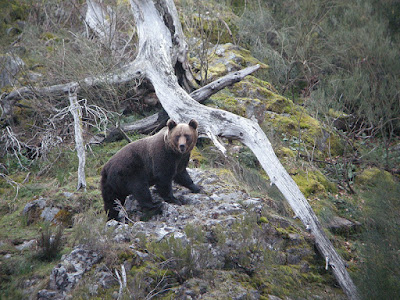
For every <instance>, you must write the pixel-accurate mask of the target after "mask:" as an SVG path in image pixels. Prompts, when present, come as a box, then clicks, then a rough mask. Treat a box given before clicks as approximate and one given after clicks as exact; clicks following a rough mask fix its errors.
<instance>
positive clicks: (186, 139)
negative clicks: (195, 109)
mask: <svg viewBox="0 0 400 300" xmlns="http://www.w3.org/2000/svg"><path fill="white" fill-rule="evenodd" d="M197 126H198V123H197V121H196V120H191V121H190V122H189V123H188V124H185V123H179V124H177V123H176V122H175V121H174V120H172V119H169V120H168V122H167V132H166V133H165V136H164V139H165V141H166V143H167V145H168V147H170V148H171V149H172V150H173V151H174V152H176V153H179V154H185V153H189V152H190V151H192V149H193V148H194V146H195V145H196V142H197V137H198V133H197Z"/></svg>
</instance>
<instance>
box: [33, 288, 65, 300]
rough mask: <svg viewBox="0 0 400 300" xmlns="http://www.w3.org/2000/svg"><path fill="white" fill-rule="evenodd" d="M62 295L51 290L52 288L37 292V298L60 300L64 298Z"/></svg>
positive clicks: (40, 299)
mask: <svg viewBox="0 0 400 300" xmlns="http://www.w3.org/2000/svg"><path fill="white" fill-rule="evenodd" d="M64 298H65V297H63V296H62V295H60V294H59V293H57V292H56V291H50V290H45V289H44V290H40V291H39V292H38V294H37V299H38V300H58V299H64Z"/></svg>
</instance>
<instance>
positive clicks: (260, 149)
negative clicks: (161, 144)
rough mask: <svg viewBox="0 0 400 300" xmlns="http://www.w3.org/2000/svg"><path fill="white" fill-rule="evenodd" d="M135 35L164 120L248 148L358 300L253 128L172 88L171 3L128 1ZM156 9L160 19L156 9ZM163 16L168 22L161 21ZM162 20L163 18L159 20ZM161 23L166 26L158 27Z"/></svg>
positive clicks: (291, 182) (315, 221)
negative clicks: (185, 124) (197, 127)
mask: <svg viewBox="0 0 400 300" xmlns="http://www.w3.org/2000/svg"><path fill="white" fill-rule="evenodd" d="M130 2H131V5H132V13H133V15H134V17H135V21H136V27H137V31H138V35H139V54H138V57H137V58H136V61H137V62H138V65H140V66H141V68H140V72H141V73H142V74H143V75H144V76H145V77H146V78H147V79H149V80H150V82H151V83H152V84H153V86H154V89H155V92H156V94H157V97H158V99H159V100H160V102H161V104H162V106H163V107H164V109H165V110H166V112H167V113H168V115H169V116H170V117H171V118H172V119H175V120H176V121H179V122H188V121H189V120H190V119H192V118H194V119H197V121H198V122H199V124H200V131H201V132H203V133H206V134H207V135H208V136H209V137H210V138H212V140H213V141H216V143H217V146H218V147H219V148H220V149H221V148H222V149H221V150H222V151H223V146H222V145H221V144H220V143H219V142H218V140H217V138H216V137H217V136H222V137H226V138H230V139H238V140H240V141H241V142H242V143H243V144H245V145H246V146H248V147H249V148H250V149H251V150H252V151H253V153H254V154H255V155H256V157H257V158H258V160H259V161H260V164H261V166H262V167H263V168H264V170H265V171H266V172H267V174H268V176H269V177H270V179H271V182H272V183H273V184H275V185H276V186H277V187H278V188H279V190H280V191H281V192H282V194H283V195H284V197H285V198H286V200H287V201H288V202H289V204H290V206H291V207H292V209H293V211H294V213H295V214H296V216H298V217H299V218H300V220H301V221H302V222H303V224H304V225H305V226H306V228H307V229H308V230H309V231H310V232H311V233H312V234H313V235H314V237H315V243H316V246H317V248H318V250H319V251H320V253H321V254H322V256H323V257H325V259H326V261H327V263H328V265H329V266H330V267H331V268H332V271H333V274H334V275H335V277H336V279H337V281H338V283H339V284H340V286H341V287H342V289H343V291H344V292H345V293H346V295H347V296H348V297H349V298H350V299H359V295H358V292H357V289H356V287H355V285H354V283H353V281H352V279H351V278H350V276H349V274H348V272H347V270H346V267H345V264H344V261H343V260H342V258H341V257H340V256H339V255H338V254H337V253H336V251H335V249H334V247H333V245H332V243H331V242H330V240H329V239H328V238H327V236H326V235H325V233H324V231H323V227H322V226H321V224H320V222H319V221H318V219H317V217H316V215H315V213H314V212H313V210H312V208H311V206H310V205H309V203H308V202H307V200H306V198H305V197H304V195H303V194H302V193H301V191H300V189H299V188H298V186H297V185H296V183H295V182H294V180H293V179H292V178H291V177H290V176H289V174H288V173H287V172H286V170H285V169H284V167H283V166H282V164H281V163H280V161H279V159H278V158H277V156H276V155H275V153H274V151H273V149H272V146H271V143H270V142H269V140H268V138H267V137H266V135H265V133H264V132H263V131H262V129H261V128H260V127H259V125H258V124H257V123H256V122H253V121H251V120H248V119H246V118H242V117H240V116H237V115H235V114H232V113H230V112H226V111H223V110H219V109H213V108H209V107H206V106H203V105H201V104H199V103H198V102H196V101H195V100H193V99H192V98H191V97H190V96H189V95H188V94H187V93H186V92H185V91H184V90H183V89H182V88H181V87H180V86H179V84H178V81H177V79H176V77H175V75H174V69H173V65H172V64H171V62H172V60H171V52H172V53H174V52H176V49H175V48H174V47H175V45H174V44H173V43H172V40H174V39H176V38H177V36H178V39H183V36H179V35H180V34H179V33H180V31H179V30H176V31H173V30H171V28H175V29H176V28H180V24H179V22H178V21H177V12H176V9H175V6H174V5H173V1H172V0H165V1H157V5H155V4H154V3H153V2H152V1H148V0H130ZM161 6H162V13H160V7H161ZM167 13H169V14H170V15H171V17H170V18H167V17H165V15H166V14H167ZM161 16H163V17H161ZM164 22H167V23H168V22H172V25H171V23H168V24H166V23H164Z"/></svg>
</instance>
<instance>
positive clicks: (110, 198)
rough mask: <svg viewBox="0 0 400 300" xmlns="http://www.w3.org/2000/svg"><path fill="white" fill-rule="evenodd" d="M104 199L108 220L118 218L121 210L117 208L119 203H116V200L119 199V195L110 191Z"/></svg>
mask: <svg viewBox="0 0 400 300" xmlns="http://www.w3.org/2000/svg"><path fill="white" fill-rule="evenodd" d="M103 199H104V210H105V211H106V213H107V216H108V220H112V219H114V220H118V214H119V211H118V210H117V204H116V203H115V200H118V197H117V196H116V195H115V194H114V193H112V192H110V193H109V194H107V195H104V196H103Z"/></svg>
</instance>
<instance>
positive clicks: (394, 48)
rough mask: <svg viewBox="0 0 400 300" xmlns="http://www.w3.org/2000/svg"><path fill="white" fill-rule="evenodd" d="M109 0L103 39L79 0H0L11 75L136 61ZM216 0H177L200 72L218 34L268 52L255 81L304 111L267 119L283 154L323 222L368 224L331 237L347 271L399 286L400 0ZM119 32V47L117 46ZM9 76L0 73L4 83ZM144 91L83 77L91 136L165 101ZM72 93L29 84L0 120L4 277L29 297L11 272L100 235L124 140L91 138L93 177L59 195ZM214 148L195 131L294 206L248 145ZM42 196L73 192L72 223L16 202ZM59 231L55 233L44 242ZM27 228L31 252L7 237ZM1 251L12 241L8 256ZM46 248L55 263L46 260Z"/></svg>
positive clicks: (10, 292)
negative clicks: (14, 69)
mask: <svg viewBox="0 0 400 300" xmlns="http://www.w3.org/2000/svg"><path fill="white" fill-rule="evenodd" d="M103 2H107V3H110V4H111V5H113V7H115V15H114V17H115V20H116V28H117V31H119V32H121V34H119V35H115V41H114V42H115V43H110V44H104V43H99V41H98V39H96V38H95V35H94V33H93V32H90V30H88V29H87V28H85V26H84V25H83V22H82V18H84V14H85V3H84V1H79V0H73V1H58V0H51V1H31V0H12V1H0V22H1V23H0V38H1V40H2V43H1V45H0V53H1V55H2V56H3V54H5V53H8V55H11V56H13V57H15V56H18V57H20V58H21V59H22V60H23V62H24V66H23V68H22V72H20V73H19V74H18V75H17V81H16V82H15V83H14V86H16V87H20V86H26V85H34V86H46V85H52V84H58V83H65V82H69V81H71V80H75V79H76V78H84V77H87V76H94V75H100V74H104V73H107V72H109V71H111V70H113V69H114V68H116V67H118V66H121V65H123V64H124V63H126V62H129V61H131V60H132V59H133V58H134V56H135V51H136V46H135V32H134V25H133V24H132V23H131V22H132V19H131V17H130V12H129V8H127V5H128V3H127V2H126V1H113V0H110V1H103ZM215 2H218V3H215ZM215 2H214V1H191V0H180V1H176V4H177V8H178V10H179V13H180V17H181V20H182V24H183V27H184V30H185V34H186V36H187V38H188V41H189V46H190V50H191V55H192V57H191V63H192V65H193V66H192V67H193V70H194V73H195V75H196V76H195V77H196V79H197V83H198V84H199V85H203V84H205V83H207V82H209V81H210V80H212V79H215V78H213V77H212V74H216V73H215V72H214V71H215V70H213V69H212V68H211V65H212V64H211V63H212V60H213V57H214V56H215V54H213V53H212V51H211V49H212V47H213V46H214V45H216V44H225V43H228V42H229V43H232V44H234V45H237V46H241V47H244V48H246V49H248V50H250V53H251V55H252V56H254V57H255V58H257V59H258V60H260V61H261V62H263V63H265V64H267V65H269V68H268V69H267V70H263V71H261V72H259V73H258V74H257V78H253V79H251V80H249V81H248V82H247V83H249V84H250V83H251V84H254V85H258V84H260V86H261V83H260V82H261V80H262V84H263V85H264V86H265V81H267V82H269V83H270V85H271V87H270V89H271V90H274V92H276V93H277V94H281V95H283V96H284V97H286V99H285V100H282V102H283V103H284V105H286V106H285V108H284V109H282V111H279V112H280V113H282V115H283V116H284V117H286V115H288V111H289V112H290V113H291V114H293V115H295V113H294V112H296V113H297V115H296V116H297V117H298V119H295V120H294V121H291V124H295V125H291V126H295V127H294V129H293V130H292V131H290V132H289V131H288V130H286V129H287V128H289V126H287V127H285V126H283V127H282V128H280V129H279V128H270V127H268V126H267V125H268V124H269V125H271V124H274V123H268V124H266V123H264V124H263V125H264V127H263V128H265V129H266V131H268V134H269V136H270V137H271V141H272V142H273V143H274V147H275V149H277V153H278V155H279V156H280V158H282V160H283V161H284V164H285V166H286V168H287V169H288V170H290V173H291V175H293V176H294V178H296V182H297V183H298V184H299V186H300V188H301V189H302V191H303V193H305V194H306V196H307V197H309V199H310V201H312V205H313V208H314V209H315V210H316V212H317V215H318V216H319V217H320V218H321V220H322V222H324V223H328V222H329V220H330V219H331V218H332V216H333V215H340V216H342V217H345V218H348V219H352V220H355V221H359V222H360V223H361V224H362V230H361V231H358V232H356V233H351V234H345V235H339V236H336V235H333V234H331V236H330V237H331V238H332V239H333V240H334V241H335V246H337V247H338V249H339V252H340V254H341V255H342V256H344V258H345V259H346V260H347V261H350V262H351V263H350V271H351V273H352V275H353V276H354V277H355V279H356V284H357V286H358V287H359V288H360V290H361V292H362V295H363V297H364V298H365V299H376V298H382V299H396V298H399V297H400V288H399V282H400V272H399V270H400V253H399V249H400V229H399V228H400V216H399V212H400V205H399V201H398V197H399V195H400V184H399V173H400V169H399V165H400V144H399V134H400V93H399V91H400V80H399V79H400V19H399V16H400V4H399V3H398V1H396V0H385V1H376V0H365V1H358V0H353V1H345V0H330V1H328V0H324V1H312V0H289V1H275V0H269V1H266V0H265V1H261V0H258V1H244V0H231V1H222V2H221V1H215ZM115 44H117V45H118V46H120V47H119V49H123V51H115V49H114V47H115ZM0 71H1V70H0ZM213 72H214V73H213ZM12 89H13V86H11V85H7V86H3V87H1V92H2V93H8V92H10V91H11V90H12ZM235 92H237V91H235V88H233V89H231V90H229V91H228V92H225V93H220V94H219V95H217V96H215V97H213V98H212V99H211V100H210V101H209V102H208V105H216V106H219V107H223V108H225V109H228V110H232V111H234V112H235V113H241V110H242V107H241V106H240V103H238V102H236V99H235V97H237V96H236V95H237V94H235ZM146 95H147V94H141V91H138V90H137V86H136V84H132V85H127V86H122V87H115V86H102V87H98V90H88V91H87V92H86V100H85V102H83V103H84V107H85V112H84V113H85V118H86V119H85V126H86V129H87V134H88V139H89V138H90V136H92V135H94V134H97V133H100V132H104V131H105V128H107V127H109V126H111V125H113V124H116V123H118V122H130V121H133V120H136V119H138V118H141V117H143V116H145V115H147V114H149V113H151V112H154V111H157V110H159V109H160V107H159V105H158V106H157V105H156V106H153V105H150V104H148V103H146V102H145V101H144V99H145V96H146ZM232 95H233V96H232ZM282 99H284V98H282ZM287 99H289V100H292V102H293V106H290V109H291V110H292V111H290V110H288V109H287V106H288V105H289V104H288V103H289V102H288V100H287ZM290 105H292V104H290ZM294 105H295V106H294ZM67 107H68V99H66V97H65V99H63V98H53V97H32V99H24V100H22V101H21V102H20V103H19V106H17V107H16V108H15V110H14V116H13V118H12V119H11V120H10V119H3V120H1V123H0V134H1V137H0V153H1V157H0V175H1V178H0V194H1V197H0V198H1V199H0V217H1V220H0V230H1V234H0V237H1V239H0V249H1V255H2V258H0V289H1V290H3V291H6V293H5V297H7V296H8V297H10V298H18V297H22V295H21V294H19V292H18V290H19V289H21V282H19V281H18V280H14V279H15V278H24V279H25V278H26V277H29V275H30V274H32V273H33V272H36V274H39V275H38V276H39V277H40V276H42V277H43V278H45V277H46V276H48V274H49V270H50V269H51V267H52V266H53V265H54V262H55V261H57V259H59V258H60V256H61V254H64V253H67V252H68V251H69V250H70V247H71V245H72V244H74V243H76V240H79V242H81V240H82V236H88V239H90V238H92V239H93V240H92V242H93V244H96V243H95V240H96V239H98V236H95V235H94V234H93V232H92V233H91V234H92V235H91V234H90V230H89V229H88V226H89V225H88V224H90V223H92V224H90V225H93V224H95V223H96V222H100V223H101V222H102V221H99V220H98V219H99V218H100V219H101V220H103V221H104V215H103V214H101V211H102V208H101V199H100V198H99V197H100V195H99V192H98V189H97V184H98V179H99V170H100V168H101V167H102V165H103V164H104V163H105V161H106V160H107V159H108V157H110V156H111V155H112V154H113V153H115V152H116V151H117V150H118V149H119V148H120V147H121V146H122V145H123V144H124V142H117V143H111V144H107V145H104V146H103V147H101V148H95V147H93V149H92V150H91V151H88V153H89V157H88V162H87V166H86V170H87V182H88V187H87V191H86V192H80V193H77V194H75V195H74V196H73V197H71V198H69V199H68V203H67V204H65V203H64V202H65V201H66V200H65V196H64V194H65V193H68V192H70V191H74V188H75V180H76V173H75V172H76V165H77V162H76V157H75V153H74V151H73V150H74V149H73V148H74V146H73V143H72V141H73V138H72V134H71V133H72V132H73V129H72V128H73V125H72V124H73V123H72V117H71V116H70V115H69V112H68V110H67ZM294 107H295V108H294ZM301 107H302V108H304V109H305V110H304V111H303V110H300V108H301ZM2 109H3V108H2ZM306 116H307V117H306ZM310 116H312V117H314V118H315V120H318V124H321V125H318V126H321V128H324V130H325V131H326V132H330V133H332V134H333V133H334V135H335V137H337V139H338V140H340V144H341V147H339V148H340V149H339V150H338V149H333V142H332V144H330V146H329V147H328V149H327V150H326V151H324V152H321V153H319V154H318V155H317V154H316V155H315V156H314V149H313V145H312V143H310V142H309V141H308V140H307V136H306V134H307V133H306V132H303V131H301V130H300V127H301V128H303V129H304V128H307V127H313V126H314V125H315V124H317V123H311V122H314V121H313V120H314V119H312V118H311V117H310ZM306 122H308V125H302V126H300V124H301V123H306ZM315 122H317V121H315ZM297 123H298V127H299V128H298V129H297V127H296V126H297ZM289 125H290V124H289ZM267 127H268V128H267ZM318 128H319V127H318ZM132 138H137V136H132ZM331 146H332V147H331ZM314 147H315V145H314ZM211 148H212V146H210V145H209V144H208V143H207V142H204V143H203V144H202V145H199V152H198V153H197V154H196V155H198V157H201V159H200V158H199V159H198V161H200V162H201V163H200V164H201V165H202V167H205V168H206V167H216V166H218V167H222V168H228V169H230V170H232V172H233V173H235V174H236V176H237V178H239V180H240V181H241V182H242V183H243V185H245V186H246V187H249V186H250V188H251V189H252V192H254V193H257V194H263V193H267V194H268V195H269V197H271V198H273V199H274V200H275V201H276V203H277V206H278V207H280V209H278V211H280V212H282V214H285V213H287V212H286V209H284V208H282V207H284V206H285V205H284V204H282V201H281V200H278V199H280V197H279V195H276V191H271V189H270V188H269V187H268V185H266V184H265V174H263V173H262V172H261V173H260V168H259V166H258V164H257V161H255V159H254V156H253V155H252V153H250V152H249V151H248V150H247V149H241V151H240V152H239V153H238V154H237V155H236V156H235V157H233V158H232V157H231V158H229V159H221V157H220V156H219V155H218V154H215V152H213V151H212V149H211ZM210 149H211V150H210ZM310 153H311V154H310ZM310 182H312V184H311V183H310ZM40 197H49V198H52V201H54V202H56V203H60V204H62V206H68V209H67V210H65V211H64V214H65V215H63V216H62V218H63V220H64V221H65V222H63V224H64V226H65V227H66V229H65V230H64V232H62V231H61V229H57V230H56V229H52V228H49V227H48V224H46V223H43V222H34V223H33V225H32V224H31V223H30V220H27V219H26V217H23V216H21V211H22V209H23V207H24V205H25V204H26V203H27V202H29V201H31V200H32V199H37V198H40ZM69 214H73V215H74V219H72V218H71V216H70V215H69ZM85 218H87V219H90V220H89V221H88V220H85ZM95 220H96V221H95ZM103 225H104V224H103V223H101V225H99V227H100V226H103ZM52 233H56V238H57V239H58V240H57V241H58V242H57V243H56V244H52V243H49V241H50V238H51V235H52ZM61 235H63V238H61ZM31 238H37V239H38V241H39V245H38V250H37V253H34V254H32V253H23V254H21V255H18V254H16V251H15V250H13V249H11V246H10V243H9V241H11V243H12V244H20V243H22V242H23V241H25V240H29V239H31ZM2 240H4V242H3V241H2ZM62 243H65V244H64V245H63V244H62ZM162 247H165V245H162ZM160 248H161V247H160ZM103 250H104V249H103ZM117 250H120V249H116V252H118V251H117ZM124 251H125V250H124ZM163 251H166V250H165V249H164V250H163ZM122 252H123V251H121V253H122ZM3 253H6V254H7V253H12V254H13V255H14V254H15V255H14V256H13V258H11V259H8V258H4V257H3V256H5V255H3ZM121 253H120V254H121ZM115 256H117V254H114V256H111V257H109V263H110V265H112V263H114V261H117V260H118V259H119V258H118V257H115ZM50 258H51V259H52V260H53V264H49V263H48V262H47V261H46V260H48V259H50ZM113 260H114V261H113ZM24 276H25V277H24ZM0 298H1V295H0Z"/></svg>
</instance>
